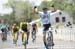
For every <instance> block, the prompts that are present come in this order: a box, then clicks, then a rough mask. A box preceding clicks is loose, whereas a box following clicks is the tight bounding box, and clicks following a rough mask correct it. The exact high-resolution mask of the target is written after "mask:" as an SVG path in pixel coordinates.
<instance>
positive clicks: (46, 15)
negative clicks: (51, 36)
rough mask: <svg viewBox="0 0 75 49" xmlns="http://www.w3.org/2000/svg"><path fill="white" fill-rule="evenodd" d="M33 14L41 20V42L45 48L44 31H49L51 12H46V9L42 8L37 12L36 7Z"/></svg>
mask: <svg viewBox="0 0 75 49" xmlns="http://www.w3.org/2000/svg"><path fill="white" fill-rule="evenodd" d="M34 13H36V14H38V15H39V16H40V18H41V21H42V24H43V28H44V29H43V41H44V45H45V47H46V48H47V46H46V31H47V30H49V28H50V27H51V23H50V13H51V11H48V8H46V7H43V8H42V12H39V11H38V10H37V6H35V7H34Z"/></svg>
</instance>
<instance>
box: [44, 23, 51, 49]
mask: <svg viewBox="0 0 75 49" xmlns="http://www.w3.org/2000/svg"><path fill="white" fill-rule="evenodd" d="M50 26H51V24H45V25H44V30H43V31H44V32H43V41H44V45H45V47H46V48H47V49H48V45H47V44H46V31H47V30H49V27H50Z"/></svg>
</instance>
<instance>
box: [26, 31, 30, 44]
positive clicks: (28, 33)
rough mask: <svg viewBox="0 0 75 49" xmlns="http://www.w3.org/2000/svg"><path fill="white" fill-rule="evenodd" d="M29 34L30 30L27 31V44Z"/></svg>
mask: <svg viewBox="0 0 75 49" xmlns="http://www.w3.org/2000/svg"><path fill="white" fill-rule="evenodd" d="M29 35H30V32H29V31H27V44H28V40H29Z"/></svg>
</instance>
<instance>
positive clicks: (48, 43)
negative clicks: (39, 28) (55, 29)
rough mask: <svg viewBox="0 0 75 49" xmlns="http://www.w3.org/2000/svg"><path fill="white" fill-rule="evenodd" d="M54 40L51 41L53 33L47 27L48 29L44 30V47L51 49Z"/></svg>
mask: <svg viewBox="0 0 75 49" xmlns="http://www.w3.org/2000/svg"><path fill="white" fill-rule="evenodd" d="M53 46H54V42H53V34H52V31H51V29H50V28H49V30H48V31H46V48H47V49H53Z"/></svg>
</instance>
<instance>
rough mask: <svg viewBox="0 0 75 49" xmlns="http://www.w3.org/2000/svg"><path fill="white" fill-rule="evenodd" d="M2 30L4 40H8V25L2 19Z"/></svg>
mask: <svg viewBox="0 0 75 49" xmlns="http://www.w3.org/2000/svg"><path fill="white" fill-rule="evenodd" d="M1 31H2V41H6V40H7V25H6V22H5V21H2V24H1Z"/></svg>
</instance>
